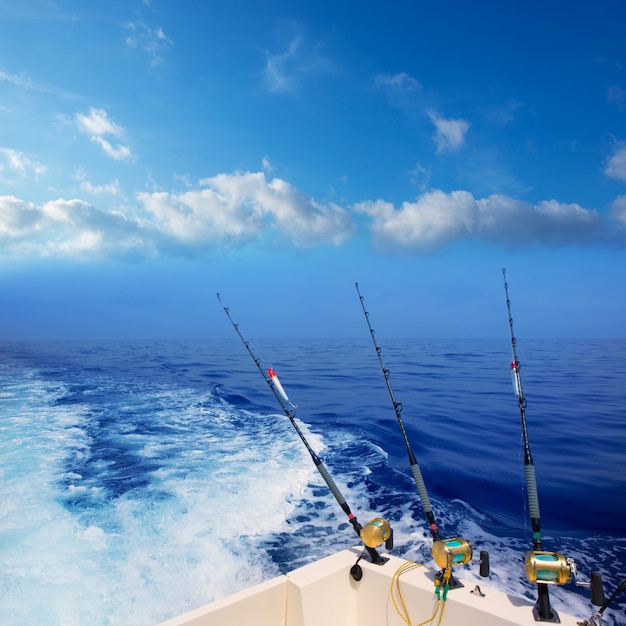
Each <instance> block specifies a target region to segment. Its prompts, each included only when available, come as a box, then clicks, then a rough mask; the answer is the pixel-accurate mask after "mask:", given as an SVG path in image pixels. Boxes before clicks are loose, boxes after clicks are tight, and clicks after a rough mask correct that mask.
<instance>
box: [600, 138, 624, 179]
mask: <svg viewBox="0 0 626 626" xmlns="http://www.w3.org/2000/svg"><path fill="white" fill-rule="evenodd" d="M604 173H605V174H606V175H607V176H610V177H611V178H618V179H619V180H624V181H626V144H624V143H620V144H618V145H617V147H616V148H615V151H614V152H613V154H612V155H611V156H610V157H609V159H608V161H607V164H606V169H605V170H604Z"/></svg>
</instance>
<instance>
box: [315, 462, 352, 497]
mask: <svg viewBox="0 0 626 626" xmlns="http://www.w3.org/2000/svg"><path fill="white" fill-rule="evenodd" d="M318 461H319V462H318V463H316V466H317V471H318V472H319V473H320V474H321V475H322V478H323V479H324V481H325V482H326V484H327V485H328V488H329V489H330V490H331V491H332V493H333V496H335V499H336V500H337V502H339V504H340V505H341V507H342V508H344V507H345V506H346V499H345V498H344V497H343V495H342V494H341V491H339V488H338V487H337V485H335V481H334V480H333V479H332V476H331V475H330V474H329V473H328V470H327V469H326V466H325V465H324V463H322V461H320V460H319V459H318Z"/></svg>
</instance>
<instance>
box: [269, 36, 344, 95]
mask: <svg viewBox="0 0 626 626" xmlns="http://www.w3.org/2000/svg"><path fill="white" fill-rule="evenodd" d="M331 68H332V64H331V62H330V61H329V60H328V59H327V58H326V57H325V56H324V55H323V54H322V53H321V52H320V50H319V46H315V45H310V44H308V43H307V42H305V41H304V39H303V38H302V37H301V36H299V35H296V36H295V37H293V38H292V39H291V41H290V43H289V45H288V47H287V49H286V50H284V51H283V52H278V53H275V54H268V55H267V60H266V62H265V68H264V76H265V81H266V83H267V85H268V88H269V90H270V91H275V92H288V91H296V90H297V89H298V87H299V84H300V81H301V80H302V78H303V77H306V76H308V77H311V76H319V75H321V74H327V73H328V72H330V71H331Z"/></svg>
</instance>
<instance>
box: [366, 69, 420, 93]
mask: <svg viewBox="0 0 626 626" xmlns="http://www.w3.org/2000/svg"><path fill="white" fill-rule="evenodd" d="M374 85H375V86H376V87H382V88H386V89H393V90H401V91H414V90H418V89H421V85H420V83H419V81H417V80H416V79H415V78H413V77H412V76H411V75H410V74H407V73H406V72H399V73H397V74H376V76H374Z"/></svg>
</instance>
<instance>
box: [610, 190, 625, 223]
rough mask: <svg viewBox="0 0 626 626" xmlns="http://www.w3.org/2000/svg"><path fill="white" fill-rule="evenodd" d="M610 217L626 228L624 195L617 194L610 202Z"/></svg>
mask: <svg viewBox="0 0 626 626" xmlns="http://www.w3.org/2000/svg"><path fill="white" fill-rule="evenodd" d="M611 219H613V220H615V221H616V222H617V223H618V224H619V225H620V227H621V228H623V229H624V230H626V195H624V196H618V197H617V198H616V199H615V200H614V201H613V204H611Z"/></svg>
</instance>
